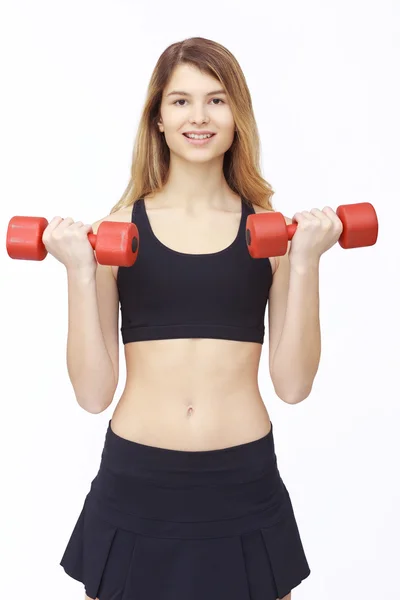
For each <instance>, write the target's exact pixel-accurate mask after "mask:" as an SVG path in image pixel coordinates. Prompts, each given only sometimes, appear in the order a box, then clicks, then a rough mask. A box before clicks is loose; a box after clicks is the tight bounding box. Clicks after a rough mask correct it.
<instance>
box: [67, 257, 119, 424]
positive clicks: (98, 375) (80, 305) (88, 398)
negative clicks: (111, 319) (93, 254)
mask: <svg viewBox="0 0 400 600" xmlns="http://www.w3.org/2000/svg"><path fill="white" fill-rule="evenodd" d="M98 268H99V267H98ZM67 277H68V339H67V368H68V374H69V378H70V380H71V383H72V386H73V388H74V392H75V396H76V399H77V402H78V404H79V405H80V406H81V407H82V408H83V409H84V410H86V411H88V412H90V413H99V412H102V411H103V410H105V408H107V406H109V405H110V404H111V402H112V400H113V397H114V393H115V390H116V387H117V383H118V374H117V373H115V371H114V367H113V363H112V360H111V358H110V355H109V353H108V350H107V347H106V343H105V341H104V337H103V333H102V329H101V324H100V315H99V307H98V302H97V288H96V273H95V272H94V273H78V272H68V273H67Z"/></svg>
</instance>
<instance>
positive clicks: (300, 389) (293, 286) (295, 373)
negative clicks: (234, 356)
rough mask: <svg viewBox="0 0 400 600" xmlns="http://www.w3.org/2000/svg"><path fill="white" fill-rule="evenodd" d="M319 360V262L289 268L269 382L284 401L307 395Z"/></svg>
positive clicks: (294, 401) (301, 398)
mask: <svg viewBox="0 0 400 600" xmlns="http://www.w3.org/2000/svg"><path fill="white" fill-rule="evenodd" d="M320 356H321V329H320V320H319V262H318V263H316V262H313V263H311V264H308V265H306V264H304V265H301V266H299V265H292V264H291V266H290V274H289V291H288V298H287V308H286V316H285V321H284V326H283V329H282V335H281V339H280V341H279V343H278V346H277V348H276V351H275V354H274V357H273V361H272V378H273V381H274V384H275V387H276V389H279V390H280V391H281V394H282V396H284V398H285V400H286V399H287V400H286V401H287V402H289V403H291V404H295V403H297V402H300V401H301V400H304V399H305V398H307V396H308V395H309V393H310V391H311V388H312V384H313V381H314V378H315V376H316V374H317V370H318V365H319V361H320Z"/></svg>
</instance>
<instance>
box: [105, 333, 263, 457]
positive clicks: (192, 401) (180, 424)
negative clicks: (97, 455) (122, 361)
mask: <svg viewBox="0 0 400 600" xmlns="http://www.w3.org/2000/svg"><path fill="white" fill-rule="evenodd" d="M261 348H262V346H261V344H258V343H253V342H239V341H231V340H219V339H208V338H207V339H203V338H201V339H200V338H195V339H194V338H191V339H169V340H151V341H145V342H131V343H128V344H126V345H125V358H126V367H127V378H126V385H125V389H124V391H123V393H122V396H121V398H120V399H119V401H118V404H117V406H116V408H115V410H114V413H113V416H112V421H111V428H112V430H113V432H114V433H116V434H117V435H119V436H120V437H123V438H125V439H128V440H132V441H135V442H138V443H141V444H146V445H149V446H156V447H159V448H169V449H173V450H186V451H196V450H213V449H220V448H226V447H230V446H236V445H239V444H243V443H246V442H251V441H253V440H256V439H259V438H261V437H263V436H264V435H266V434H267V433H268V432H269V431H270V429H271V422H270V418H269V415H268V411H267V409H266V407H265V405H264V402H263V399H262V397H261V395H260V391H259V387H258V375H257V374H258V366H259V361H260V356H261Z"/></svg>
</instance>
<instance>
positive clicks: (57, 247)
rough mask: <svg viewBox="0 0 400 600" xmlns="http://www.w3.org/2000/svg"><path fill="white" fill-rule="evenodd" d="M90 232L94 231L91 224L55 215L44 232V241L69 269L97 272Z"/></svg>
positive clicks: (52, 253)
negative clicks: (89, 236) (89, 237)
mask: <svg viewBox="0 0 400 600" xmlns="http://www.w3.org/2000/svg"><path fill="white" fill-rule="evenodd" d="M88 233H93V230H92V226H91V225H84V224H83V223H82V221H76V223H75V222H74V220H73V219H72V218H71V217H67V218H66V219H63V218H62V217H54V219H52V220H51V221H50V223H49V224H48V225H47V227H46V229H45V230H44V232H43V236H42V242H43V244H44V245H45V248H46V250H47V251H48V252H49V253H50V254H51V255H52V256H54V258H56V259H57V260H59V261H60V262H61V263H62V264H63V265H65V267H66V268H67V270H71V271H85V272H86V271H88V272H92V271H93V272H95V271H96V267H97V261H96V258H95V255H94V251H93V248H92V246H91V244H90V242H89V239H88Z"/></svg>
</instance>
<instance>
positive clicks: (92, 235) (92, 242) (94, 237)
mask: <svg viewBox="0 0 400 600" xmlns="http://www.w3.org/2000/svg"><path fill="white" fill-rule="evenodd" d="M88 240H89V242H90V245H91V246H92V248H93V250H96V240H97V233H88Z"/></svg>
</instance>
